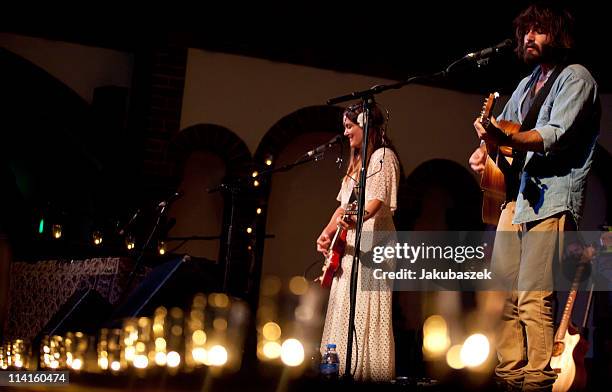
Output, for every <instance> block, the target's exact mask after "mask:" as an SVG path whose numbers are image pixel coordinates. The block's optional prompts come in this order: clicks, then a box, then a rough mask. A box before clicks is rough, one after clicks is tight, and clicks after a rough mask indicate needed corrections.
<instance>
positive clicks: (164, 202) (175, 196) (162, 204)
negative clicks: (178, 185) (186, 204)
mask: <svg viewBox="0 0 612 392" xmlns="http://www.w3.org/2000/svg"><path fill="white" fill-rule="evenodd" d="M181 196H183V194H182V193H181V192H174V193H173V194H172V195H171V196H170V197H169V198H167V199H166V200H162V201H160V202H159V204H158V205H157V206H158V207H160V208H164V207H167V206H168V205H170V203H172V202H173V201H174V200H176V199H178V198H179V197H181Z"/></svg>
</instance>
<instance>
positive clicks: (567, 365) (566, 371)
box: [550, 324, 589, 392]
mask: <svg viewBox="0 0 612 392" xmlns="http://www.w3.org/2000/svg"><path fill="white" fill-rule="evenodd" d="M561 343H562V346H559V344H558V342H555V346H556V347H561V349H562V350H563V351H562V352H561V353H560V354H559V355H554V354H555V353H554V352H553V357H552V358H551V359H550V367H551V368H552V369H553V370H554V371H555V372H556V373H557V379H556V380H555V383H554V385H553V392H566V391H570V390H572V391H581V390H584V389H585V388H586V383H587V379H586V369H585V366H584V357H585V355H586V353H587V351H588V350H589V343H588V341H587V340H586V339H584V338H583V337H582V336H581V335H580V333H579V332H578V330H577V329H576V328H575V327H573V326H571V324H570V326H568V329H567V331H565V336H564V337H563V340H562V342H561ZM553 351H554V349H553Z"/></svg>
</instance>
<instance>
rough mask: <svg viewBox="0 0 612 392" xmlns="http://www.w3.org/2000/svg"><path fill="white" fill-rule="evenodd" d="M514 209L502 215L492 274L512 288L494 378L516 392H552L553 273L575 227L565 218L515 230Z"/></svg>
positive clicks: (510, 207)
mask: <svg viewBox="0 0 612 392" xmlns="http://www.w3.org/2000/svg"><path fill="white" fill-rule="evenodd" d="M514 208H515V203H508V204H507V205H506V207H505V208H504V210H503V211H502V214H501V217H500V220H499V224H498V226H497V232H498V234H497V235H496V238H495V245H494V248H493V266H492V268H493V270H494V271H495V273H496V274H501V276H503V277H504V278H506V279H510V281H511V282H512V286H511V287H512V290H511V291H510V292H507V293H506V296H505V300H504V301H505V304H504V309H503V314H502V320H501V326H500V328H499V329H498V330H497V356H498V359H499V365H498V366H497V368H496V369H495V374H496V375H497V376H498V377H500V378H502V379H503V380H504V381H505V382H507V383H508V384H510V385H511V386H512V387H516V388H522V389H523V390H527V391H532V390H533V391H535V390H550V389H551V387H552V384H553V383H554V381H555V378H556V375H555V373H554V371H553V370H552V369H551V367H550V358H551V355H552V347H553V334H554V330H553V329H554V326H553V311H552V298H553V291H552V287H553V268H554V266H555V264H556V263H559V261H560V254H561V253H560V251H561V249H562V245H563V235H562V233H563V232H564V231H568V230H572V229H574V226H573V224H572V219H571V218H568V217H567V214H566V213H560V214H557V215H554V216H552V217H549V218H545V219H542V220H540V221H535V222H529V223H527V224H522V225H514V224H512V217H513V216H514ZM499 232H505V233H503V235H502V234H500V233H499ZM537 232H547V233H550V235H549V234H547V233H537ZM529 233H536V234H533V235H528V234H529ZM528 287H537V288H538V289H536V290H525V288H528Z"/></svg>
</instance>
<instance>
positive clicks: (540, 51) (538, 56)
mask: <svg viewBox="0 0 612 392" xmlns="http://www.w3.org/2000/svg"><path fill="white" fill-rule="evenodd" d="M528 48H533V49H534V50H533V51H531V52H528V51H527V49H528ZM558 55H559V53H557V51H556V50H554V49H553V48H552V47H550V46H549V45H542V46H541V47H537V46H535V45H531V46H526V47H525V48H524V49H523V61H524V62H525V63H526V64H527V65H537V64H545V63H555V62H556V58H557V56H558Z"/></svg>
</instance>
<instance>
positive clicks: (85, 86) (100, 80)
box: [0, 33, 134, 103]
mask: <svg viewBox="0 0 612 392" xmlns="http://www.w3.org/2000/svg"><path fill="white" fill-rule="evenodd" d="M0 46H2V47H3V48H5V49H7V50H9V51H11V52H13V53H15V54H17V55H19V56H21V57H23V58H24V59H26V60H28V61H30V62H31V63H33V64H35V65H37V66H38V67H40V68H42V69H44V70H45V71H47V72H48V73H49V74H50V75H51V76H53V77H54V78H56V79H58V80H61V81H62V82H63V83H64V84H66V85H67V86H68V87H70V88H71V89H73V90H74V91H75V92H76V93H77V94H78V95H80V96H81V98H83V99H84V100H85V101H87V102H89V103H91V101H92V99H93V91H94V89H95V88H96V87H99V86H108V85H112V86H119V87H131V83H132V68H133V64H134V56H133V55H132V54H130V53H125V52H121V51H118V50H112V49H104V48H96V47H91V46H85V45H79V44H72V43H67V42H61V41H51V40H46V39H42V38H34V37H26V36H21V35H16V34H10V33H0Z"/></svg>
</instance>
